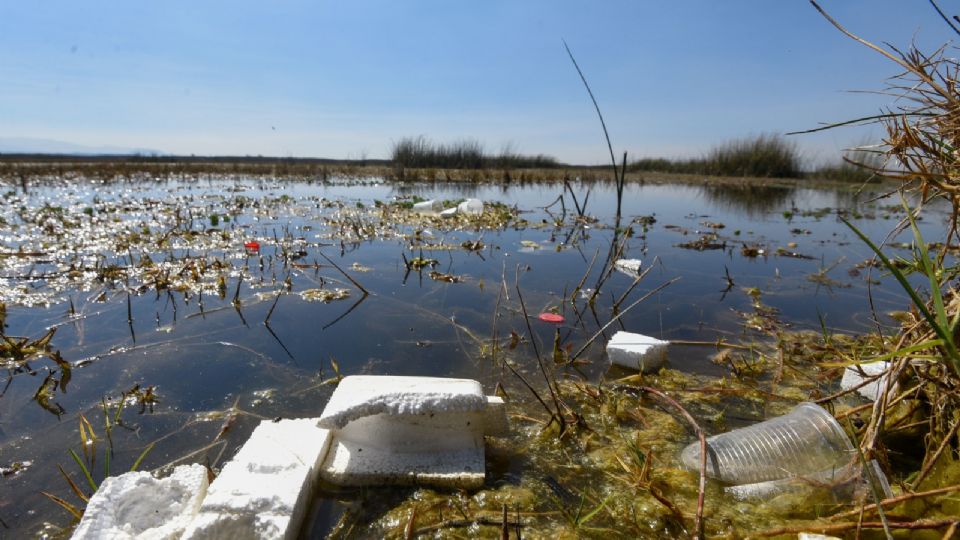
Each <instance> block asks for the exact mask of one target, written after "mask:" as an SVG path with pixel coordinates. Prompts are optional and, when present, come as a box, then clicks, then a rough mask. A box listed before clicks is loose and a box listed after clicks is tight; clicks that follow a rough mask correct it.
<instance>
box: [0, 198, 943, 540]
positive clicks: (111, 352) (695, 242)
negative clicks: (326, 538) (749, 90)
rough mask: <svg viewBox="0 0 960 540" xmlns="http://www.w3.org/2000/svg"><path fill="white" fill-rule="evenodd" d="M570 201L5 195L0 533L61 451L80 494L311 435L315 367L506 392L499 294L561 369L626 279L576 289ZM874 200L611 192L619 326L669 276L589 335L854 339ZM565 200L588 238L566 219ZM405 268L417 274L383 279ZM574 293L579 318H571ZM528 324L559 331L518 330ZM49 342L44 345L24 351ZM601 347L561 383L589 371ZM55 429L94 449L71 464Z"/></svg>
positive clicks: (878, 282)
mask: <svg viewBox="0 0 960 540" xmlns="http://www.w3.org/2000/svg"><path fill="white" fill-rule="evenodd" d="M573 189H574V192H575V193H576V195H577V202H576V203H574V200H573V198H572V197H571V196H570V194H569V193H567V194H566V195H564V197H563V202H562V205H561V203H560V202H559V201H558V200H557V199H558V197H559V196H561V195H562V194H564V189H563V186H562V185H560V184H537V185H527V186H520V185H507V186H500V185H480V186H473V185H471V186H465V185H446V184H405V185H397V184H390V183H384V182H382V181H377V180H364V181H350V180H342V181H336V182H327V183H310V182H303V181H290V180H262V179H210V180H190V181H157V182H136V183H111V184H95V183H91V182H85V181H74V182H69V183H65V182H54V181H51V182H50V183H49V185H47V186H32V187H31V188H30V189H29V191H27V192H26V193H24V192H23V191H22V190H21V189H20V187H19V186H16V187H9V188H7V193H6V194H5V195H3V199H4V200H3V206H2V209H0V301H2V302H4V304H5V327H4V329H3V331H4V334H5V335H6V336H7V342H8V344H11V343H12V344H14V345H18V346H19V349H17V348H16V347H14V349H16V350H19V351H20V352H19V353H16V352H14V353H10V356H9V357H8V358H7V359H6V360H5V361H4V362H5V363H4V367H5V369H4V373H3V375H2V376H0V379H2V380H0V388H2V394H0V467H3V478H2V479H0V483H2V489H0V520H2V521H0V527H2V528H0V536H7V535H8V534H9V535H12V536H23V535H25V534H29V533H33V532H35V531H37V530H39V529H40V528H41V527H42V525H43V523H45V522H48V523H52V524H54V525H56V526H66V525H68V524H69V523H70V520H71V518H70V515H69V514H68V513H67V512H66V511H64V510H63V509H62V508H60V507H59V506H57V505H56V504H54V503H53V502H52V501H51V500H49V499H48V498H46V497H45V496H43V495H42V494H41V493H40V492H41V491H46V492H50V493H53V494H56V495H57V496H60V497H63V498H65V499H69V498H71V497H72V494H71V493H70V490H69V487H68V485H67V483H66V482H65V481H64V479H63V477H62V476H61V474H60V472H58V469H57V466H58V465H60V466H62V467H63V468H64V470H66V471H68V472H69V473H70V475H71V476H72V477H73V478H75V479H76V481H77V482H78V483H83V482H84V480H83V478H82V476H80V475H79V474H78V471H79V468H78V467H77V466H76V463H74V461H73V458H72V457H71V455H70V454H69V452H68V451H69V450H71V449H72V450H73V451H75V452H76V453H77V454H78V456H80V457H81V459H83V460H85V461H86V462H87V463H89V464H91V465H92V466H91V469H92V471H91V472H92V475H93V476H94V477H95V480H96V479H99V478H102V477H103V475H104V474H105V473H106V472H107V471H108V470H109V472H112V473H114V474H115V473H118V472H121V471H124V470H127V469H128V468H129V467H130V466H131V465H132V464H133V462H134V461H135V460H136V459H137V458H138V456H140V455H141V453H142V452H143V450H144V449H145V448H147V446H148V445H150V444H153V445H154V446H153V447H152V449H151V450H150V452H149V453H148V454H147V455H146V457H145V459H144V461H143V463H142V464H141V468H144V469H153V468H156V467H160V466H163V465H165V464H170V463H175V462H180V461H185V462H190V461H192V462H200V463H209V464H210V465H212V466H214V467H216V466H217V465H218V464H222V462H223V460H224V459H226V458H227V457H229V456H230V455H232V453H233V452H234V451H235V450H236V448H237V447H238V446H239V445H240V444H241V443H242V442H243V441H244V440H245V438H246V436H247V435H248V434H249V432H250V430H252V429H253V427H254V426H255V425H256V423H257V422H259V420H260V419H261V418H275V417H281V416H282V417H297V416H318V415H319V413H320V411H321V410H322V408H323V406H324V403H325V401H326V399H327V398H328V397H329V395H330V393H331V392H332V389H333V385H331V384H324V382H325V381H329V379H331V378H333V377H335V376H336V375H337V373H338V372H339V374H342V375H349V374H360V373H364V374H393V375H436V376H454V377H470V378H476V379H479V380H480V381H482V382H483V384H484V386H485V388H486V389H487V390H488V391H489V392H491V393H492V392H493V389H494V387H495V386H496V384H497V382H499V381H504V382H505V384H507V381H506V379H510V378H511V377H512V376H511V375H510V374H509V373H508V372H507V373H505V372H503V370H502V368H495V367H493V362H492V361H491V358H490V356H491V355H490V352H491V350H492V343H493V342H492V339H493V338H494V337H497V339H498V340H499V341H498V342H499V343H500V344H501V346H502V350H503V351H508V352H502V353H501V354H510V355H511V358H512V359H513V360H514V361H515V362H517V363H518V364H519V365H521V366H525V369H526V370H527V371H528V372H530V373H533V368H534V365H535V364H534V356H533V350H532V348H531V347H529V346H528V345H526V344H521V345H520V346H518V347H516V348H515V349H510V348H509V347H508V343H509V341H510V337H511V332H515V333H516V334H517V335H518V336H522V337H524V338H526V337H528V331H527V324H526V322H525V321H524V320H523V313H522V311H521V310H520V309H518V308H519V304H518V302H517V291H516V284H517V279H518V278H519V287H520V289H521V291H522V294H523V299H524V304H525V307H526V310H527V311H528V313H529V314H530V316H531V318H532V319H533V320H531V321H530V325H531V327H532V328H533V331H534V333H535V334H536V335H535V336H534V338H535V339H536V340H537V343H538V344H539V349H540V350H541V351H544V352H545V353H546V354H549V353H550V351H551V350H552V348H553V343H554V338H555V331H556V329H557V328H559V330H560V334H559V335H560V339H561V340H562V346H563V347H564V348H565V349H566V350H576V349H579V348H580V347H581V345H583V344H584V343H585V342H586V341H587V340H588V339H589V338H590V337H591V336H593V335H594V334H595V333H596V332H597V331H598V329H599V328H600V327H601V326H602V325H604V324H606V323H607V322H608V321H609V320H610V318H611V317H612V314H613V311H612V305H613V304H614V303H615V302H617V301H618V300H621V296H623V295H624V294H625V293H627V291H628V290H629V289H630V286H631V284H632V283H633V280H634V279H633V277H631V276H629V275H626V274H623V273H619V272H613V273H612V274H610V275H609V277H608V278H607V279H606V280H604V281H602V282H601V278H602V267H603V263H604V260H605V259H606V258H607V257H608V254H609V251H610V247H611V242H612V241H613V239H614V228H613V225H614V213H615V208H616V197H615V192H614V190H613V189H612V187H611V186H593V187H592V188H591V187H589V186H585V185H576V184H574V185H573ZM588 192H589V198H588V197H587V193H588ZM875 195H877V193H872V192H870V190H869V189H868V190H867V191H866V192H864V193H860V194H859V195H855V194H852V192H847V191H841V192H837V191H818V190H808V189H788V188H749V189H748V188H731V187H693V186H688V185H630V186H627V189H626V193H625V197H624V201H623V216H624V217H623V220H622V222H621V228H622V230H624V231H625V232H624V235H621V236H620V240H622V241H623V254H622V256H623V257H626V258H635V259H642V261H643V267H644V268H651V270H650V272H649V273H648V274H647V275H646V276H645V277H644V278H643V280H642V281H640V283H639V284H637V285H636V286H635V287H634V288H633V289H632V290H630V291H629V293H627V294H626V296H625V297H624V298H623V299H622V303H621V304H620V307H621V309H623V308H624V307H626V306H628V305H630V304H631V303H633V302H634V301H635V300H637V299H639V298H641V297H642V296H643V295H645V294H647V293H648V292H650V291H652V290H654V289H655V288H657V287H659V286H660V285H662V284H664V283H665V282H667V281H669V280H674V279H676V281H675V282H673V283H671V284H670V285H669V286H667V287H666V288H664V289H662V290H660V291H659V292H656V293H655V294H652V295H651V296H650V297H649V298H647V299H646V300H645V301H643V302H641V303H640V304H638V305H637V306H636V307H633V308H632V309H630V310H629V311H628V312H626V314H624V315H623V316H622V317H621V319H620V321H619V322H617V323H615V324H614V325H611V326H610V327H609V330H608V332H607V335H609V334H610V332H612V331H614V330H616V329H627V330H629V331H633V332H640V333H644V334H649V335H653V336H656V337H660V338H663V339H672V340H700V341H715V340H717V339H718V338H723V339H728V340H736V339H737V338H738V337H740V336H742V335H743V334H744V333H745V332H749V331H750V330H749V325H747V326H748V327H747V328H745V321H746V320H747V319H748V315H747V314H749V313H751V312H752V311H753V308H752V297H751V295H750V294H749V293H750V292H753V293H754V294H756V293H758V292H759V293H760V294H761V295H762V298H763V303H764V304H765V305H766V306H769V307H771V308H774V310H775V311H774V313H775V316H776V317H777V318H779V319H780V320H782V321H785V322H787V323H789V324H790V325H792V327H793V328H797V329H817V330H819V329H820V328H821V321H822V322H823V324H825V325H826V326H827V327H828V328H829V329H830V330H832V331H838V332H842V331H850V332H857V331H869V330H871V329H873V328H875V324H874V323H873V322H872V317H871V307H870V304H869V303H868V294H867V293H868V284H869V285H870V292H871V293H872V297H873V309H874V310H875V311H876V312H877V313H878V314H884V313H885V312H887V311H890V310H895V309H903V308H904V306H905V305H906V302H905V298H904V295H903V294H902V293H901V292H900V291H899V290H898V288H897V286H896V284H895V283H894V282H893V281H892V280H890V279H888V278H887V277H886V276H884V275H883V274H882V272H880V271H879V270H877V269H873V270H872V271H871V269H870V268H869V267H868V266H864V265H862V264H861V263H863V261H865V260H866V259H868V258H869V256H870V253H869V250H868V249H867V247H866V246H864V245H862V244H861V243H860V242H859V241H857V239H856V238H855V237H854V235H853V234H852V233H851V232H850V231H849V229H847V228H846V227H845V226H844V225H843V224H842V223H841V222H840V221H839V219H838V217H837V215H838V211H840V212H841V213H842V214H843V215H846V216H847V217H848V218H849V219H851V221H853V222H854V223H855V224H856V225H857V226H858V227H860V228H862V230H864V231H865V232H866V233H867V234H868V235H869V236H871V237H872V238H875V239H878V240H879V239H882V238H883V237H884V236H885V235H886V234H887V233H889V232H890V230H891V229H892V228H893V227H894V225H895V223H896V221H897V220H898V219H900V218H901V217H902V216H903V212H902V210H900V209H898V205H899V201H898V200H896V199H882V200H879V201H875V202H871V201H870V200H871V199H872V198H873V197H874V196H875ZM468 197H469V198H477V199H481V200H483V201H485V202H486V203H488V205H487V208H488V212H486V213H485V214H484V216H482V217H481V218H455V219H444V218H439V217H429V216H428V217H420V216H416V215H414V214H412V213H411V212H410V211H409V210H407V209H406V208H404V207H406V206H409V205H410V203H411V202H413V201H415V200H420V199H440V200H449V201H457V200H461V199H464V198H468ZM491 203H492V204H491ZM577 205H585V206H586V214H587V215H588V216H592V218H595V219H579V220H578V219H576V218H577V216H576V214H577V210H576V206H577ZM545 207H546V208H545ZM564 207H565V213H564ZM491 208H492V209H493V210H492V211H491ZM492 215H495V217H491V216H492ZM944 222H945V221H944V215H942V214H941V213H937V211H936V210H934V211H928V212H927V213H926V214H925V219H924V221H922V223H921V225H922V228H923V229H924V230H925V232H926V233H927V234H928V235H929V236H930V237H931V238H937V237H938V236H939V235H940V234H941V233H942V231H943V227H944ZM908 240H909V238H908V237H907V236H906V235H901V236H900V237H897V238H895V239H894V241H895V242H905V241H908ZM251 242H255V243H256V245H257V246H258V247H253V244H249V243H251ZM245 244H248V245H247V246H246V247H245ZM465 244H466V245H465ZM901 249H905V248H901ZM418 257H419V258H421V259H432V261H431V264H428V265H426V266H424V267H423V268H420V269H417V268H414V267H413V266H408V264H407V263H408V261H412V260H414V259H415V258H418ZM594 258H596V262H595V263H594V264H593V266H592V269H591V270H590V271H589V272H588V268H590V266H591V261H593V260H594ZM328 259H329V261H328ZM334 264H335V265H336V266H334ZM337 267H339V269H338V268H337ZM585 274H586V276H585ZM348 276H349V277H348ZM727 276H729V277H730V278H731V279H732V284H731V283H730V282H729V281H728V280H727ZM581 282H582V286H581V287H580V290H577V288H578V284H580V283H581ZM358 284H359V285H358ZM504 284H505V288H504ZM598 284H600V286H601V290H600V292H599V294H598V295H597V296H596V299H595V301H594V303H593V306H592V307H591V306H590V305H589V304H588V303H587V301H586V300H585V298H586V297H587V296H589V294H590V292H591V291H592V290H593V289H595V288H596V287H597V286H598ZM361 286H362V288H363V289H366V291H367V293H364V291H363V290H362V289H361ZM751 289H755V290H754V291H751ZM571 297H573V298H574V299H575V302H573V303H571V302H570V301H569V300H570V298H571ZM565 300H566V301H565ZM498 302H499V303H498ZM498 306H499V309H497V307H498ZM551 310H552V311H555V312H558V313H561V314H563V315H564V316H565V317H566V320H567V322H566V323H564V324H561V325H553V324H547V323H543V322H541V321H539V320H536V315H537V314H539V313H541V312H544V311H551ZM495 313H497V318H495V316H494V315H495ZM267 319H269V324H264V322H265V320H267ZM881 322H883V321H881ZM50 329H55V333H54V334H53V335H52V337H50V339H49V342H47V343H46V344H44V343H43V342H42V340H41V343H36V340H38V339H40V338H42V337H44V336H45V335H46V334H47V333H48V332H49V331H50ZM602 343H603V339H602V338H601V339H600V340H598V342H597V344H596V346H593V347H591V348H589V349H587V351H586V352H585V353H584V355H583V357H582V358H583V359H584V360H587V362H586V363H585V364H584V365H582V366H580V367H579V369H576V370H573V369H572V370H570V372H569V373H567V376H570V377H580V378H587V379H591V380H599V379H600V378H601V377H604V376H605V375H607V371H608V366H607V365H606V363H605V362H606V360H605V357H604V356H603V351H602ZM31 344H33V345H36V346H35V347H33V349H29V345H31ZM44 345H46V347H45V346H44ZM10 350H12V349H9V348H8V352H9V351H10ZM56 351H59V359H56V358H53V356H54V353H55V352H56ZM711 352H712V349H711V348H710V347H685V348H677V349H674V350H671V356H670V364H671V366H672V367H674V368H676V369H679V370H683V371H689V372H699V373H710V372H712V371H715V370H716V369H717V368H716V366H714V365H712V364H711V363H710V362H709V360H708V357H709V354H710V353H711ZM17 354H19V356H18V355H17ZM617 374H619V375H623V373H622V372H617ZM512 382H513V383H515V381H512ZM148 390H149V391H148ZM121 400H123V401H124V402H125V405H124V406H123V408H122V409H121V410H119V412H118V409H119V406H118V404H119V403H120V401H121ZM104 410H107V411H109V412H108V414H107V418H109V421H107V420H105V415H104ZM81 415H82V418H83V419H86V420H87V421H89V422H90V426H91V427H92V430H93V431H94V433H95V436H96V437H97V438H98V439H97V440H96V441H95V442H90V441H89V437H88V443H89V444H87V445H86V447H85V448H84V445H83V441H82V439H81V433H80V432H81V429H80V425H81V424H82V423H83V420H82V419H81ZM106 423H109V424H111V428H110V429H109V430H108V429H107V428H106ZM84 431H88V430H87V429H86V428H84ZM108 431H109V440H108V438H107V432H108ZM111 444H112V448H113V452H112V453H111V454H110V460H109V461H107V460H106V459H105V455H106V452H107V449H108V448H109V447H110V446H111ZM74 501H75V502H76V503H79V502H78V501H76V500H75V499H74ZM316 512H317V515H315V516H313V518H312V520H313V525H312V527H313V531H314V532H315V533H317V534H319V533H321V532H322V531H323V530H326V528H328V527H330V526H332V524H333V523H334V522H335V521H336V520H337V519H338V516H339V515H340V514H341V513H342V509H341V507H340V506H339V505H338V503H336V502H335V501H332V500H331V501H328V502H327V503H322V504H321V505H320V507H319V510H316ZM50 530H54V529H53V528H51V529H50ZM12 536H11V537H12Z"/></svg>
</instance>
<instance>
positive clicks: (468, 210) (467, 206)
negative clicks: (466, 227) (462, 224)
mask: <svg viewBox="0 0 960 540" xmlns="http://www.w3.org/2000/svg"><path fill="white" fill-rule="evenodd" d="M457 212H459V213H461V214H469V215H474V216H478V215H480V214H482V213H483V201H481V200H480V199H467V200H465V201H463V202H462V203H460V204H458V205H457Z"/></svg>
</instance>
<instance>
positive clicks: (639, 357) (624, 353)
mask: <svg viewBox="0 0 960 540" xmlns="http://www.w3.org/2000/svg"><path fill="white" fill-rule="evenodd" d="M669 344H670V342H669V341H663V340H659V339H657V338H653V337H650V336H645V335H643V334H633V333H630V332H623V331H620V332H617V333H616V334H614V335H613V337H611V338H610V341H608V342H607V356H608V357H609V358H610V361H611V362H612V363H614V364H616V365H618V366H623V367H625V368H630V369H636V370H638V371H641V372H643V373H650V372H653V371H656V370H658V369H660V366H662V365H663V364H664V362H666V360H667V345H669Z"/></svg>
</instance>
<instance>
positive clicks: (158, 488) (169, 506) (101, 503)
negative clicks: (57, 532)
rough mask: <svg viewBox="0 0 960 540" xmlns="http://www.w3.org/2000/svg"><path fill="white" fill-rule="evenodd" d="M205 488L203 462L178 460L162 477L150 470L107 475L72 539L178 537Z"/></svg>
mask: <svg viewBox="0 0 960 540" xmlns="http://www.w3.org/2000/svg"><path fill="white" fill-rule="evenodd" d="M206 492H207V470H206V469H205V468H204V467H203V466H202V465H181V466H179V467H177V468H175V469H174V470H173V474H171V475H170V476H168V477H166V478H160V479H158V478H156V477H155V476H153V475H152V474H150V473H148V472H128V473H124V474H121V475H120V476H111V477H109V478H107V479H105V480H104V481H103V482H102V483H101V484H100V488H99V489H97V492H96V493H94V494H93V497H91V498H90V501H89V502H88V503H87V509H86V511H84V513H83V519H81V520H80V524H79V525H77V528H76V529H75V530H74V532H73V537H72V538H73V539H74V540H79V539H94V538H96V539H102V538H111V539H113V538H116V539H126V538H137V539H152V540H165V539H175V538H180V535H181V534H182V533H183V531H184V530H185V529H186V528H187V526H188V524H189V523H190V521H191V520H192V519H193V518H194V516H195V515H196V514H197V510H198V509H199V507H200V503H201V501H202V500H203V498H204V495H206Z"/></svg>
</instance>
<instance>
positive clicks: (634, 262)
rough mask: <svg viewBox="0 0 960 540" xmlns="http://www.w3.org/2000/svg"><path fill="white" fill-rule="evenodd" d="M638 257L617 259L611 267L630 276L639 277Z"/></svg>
mask: <svg viewBox="0 0 960 540" xmlns="http://www.w3.org/2000/svg"><path fill="white" fill-rule="evenodd" d="M640 264H641V262H640V259H617V260H616V261H615V262H614V263H613V268H614V269H616V270H618V271H620V272H622V273H624V274H626V275H628V276H631V277H635V278H636V277H640Z"/></svg>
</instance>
